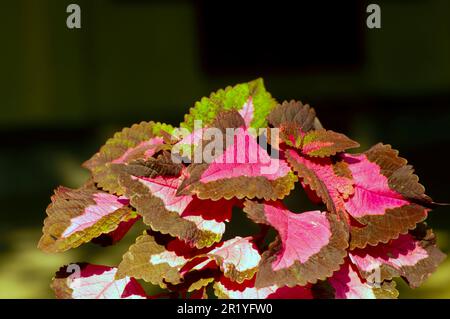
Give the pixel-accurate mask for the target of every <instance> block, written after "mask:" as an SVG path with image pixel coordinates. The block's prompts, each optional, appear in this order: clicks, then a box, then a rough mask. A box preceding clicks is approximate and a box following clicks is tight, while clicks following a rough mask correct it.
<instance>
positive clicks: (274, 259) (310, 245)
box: [244, 200, 348, 287]
mask: <svg viewBox="0 0 450 319" xmlns="http://www.w3.org/2000/svg"><path fill="white" fill-rule="evenodd" d="M244 211H245V212H246V213H247V214H248V216H249V217H250V218H251V219H252V220H253V221H254V222H256V223H261V224H268V225H270V226H272V227H273V228H275V230H276V231H277V232H278V238H277V239H276V240H275V241H274V242H273V243H272V244H271V245H270V247H269V250H268V251H266V252H265V253H264V254H263V255H262V260H261V263H260V265H259V271H258V274H257V278H256V287H267V286H271V285H273V284H276V285H278V286H284V285H288V286H294V285H301V286H303V285H305V284H307V283H316V282H317V281H318V280H323V279H325V278H327V277H329V276H331V274H332V273H333V272H334V271H335V270H337V269H339V266H340V265H341V264H342V263H343V260H344V257H345V256H346V254H347V252H346V248H347V247H348V233H347V231H346V228H345V227H344V224H343V223H342V222H339V221H338V220H337V218H336V216H335V215H333V214H325V213H323V212H320V211H311V212H305V213H301V214H295V213H293V212H290V211H289V210H288V209H287V208H286V207H284V206H283V204H281V203H280V202H266V203H263V204H260V203H256V202H252V201H249V200H247V201H246V202H245V207H244Z"/></svg>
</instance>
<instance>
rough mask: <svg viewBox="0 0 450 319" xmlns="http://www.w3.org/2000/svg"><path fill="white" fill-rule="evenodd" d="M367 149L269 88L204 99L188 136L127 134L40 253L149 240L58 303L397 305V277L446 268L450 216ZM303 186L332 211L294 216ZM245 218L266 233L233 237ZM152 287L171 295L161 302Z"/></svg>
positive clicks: (255, 86) (414, 281)
mask: <svg viewBox="0 0 450 319" xmlns="http://www.w3.org/2000/svg"><path fill="white" fill-rule="evenodd" d="M213 137H214V139H213ZM208 142H209V143H208ZM356 147H359V144H358V143H357V142H355V141H353V140H351V139H350V138H348V137H346V136H345V135H343V134H340V133H336V132H333V131H330V130H326V129H324V128H323V127H322V124H321V123H320V121H319V120H318V118H317V117H316V113H315V110H314V109H313V108H311V107H310V106H309V105H304V104H302V103H301V102H297V101H290V102H283V103H281V104H278V103H277V102H276V101H275V100H274V99H273V98H272V96H271V95H270V94H269V93H268V92H267V91H266V90H265V88H264V84H263V81H262V80H261V79H258V80H255V81H252V82H249V83H244V84H239V85H236V86H234V87H228V88H226V89H224V90H219V91H217V92H215V93H213V94H211V95H210V96H209V97H205V98H203V99H201V100H200V101H199V102H197V103H196V104H195V106H194V107H193V108H191V109H190V111H189V114H187V115H186V116H185V119H184V122H182V123H181V124H180V126H179V127H178V128H174V127H172V126H170V125H166V124H161V123H155V122H142V123H140V124H136V125H133V126H131V127H130V128H125V129H123V130H122V131H121V132H119V133H116V134H115V135H114V136H113V137H112V138H111V139H109V140H108V141H107V142H106V144H105V145H104V146H103V147H102V148H101V149H100V151H99V152H98V153H97V154H95V155H94V156H93V157H92V158H91V159H90V160H88V161H87V162H86V163H85V164H84V167H86V168H87V169H89V170H90V172H91V178H90V179H89V180H88V182H87V183H86V184H85V185H83V186H82V187H81V188H79V189H68V188H65V187H59V188H58V189H56V191H55V194H54V195H53V197H52V199H51V204H50V205H49V207H48V209H47V215H48V216H47V218H46V219H45V221H44V228H43V236H42V238H41V240H40V242H39V248H40V249H42V250H43V251H45V252H49V253H56V252H64V251H66V250H68V249H71V248H76V247H78V246H80V245H82V244H84V243H88V242H94V243H101V244H103V245H105V244H111V245H112V244H115V243H116V242H118V241H120V240H121V239H122V238H123V237H124V235H125V234H126V233H127V231H128V230H129V229H130V228H131V227H133V225H134V224H135V223H136V222H137V221H139V220H141V221H140V222H143V223H144V224H145V225H146V226H147V229H146V230H145V231H144V233H143V234H142V235H140V236H139V237H138V238H137V239H136V242H135V243H134V244H133V245H131V247H129V249H128V251H127V252H126V253H125V254H124V255H123V259H122V261H120V262H118V265H115V266H104V265H93V264H88V263H77V264H71V265H68V266H64V267H62V268H61V269H60V270H59V271H58V272H57V273H56V276H55V278H54V280H53V282H52V288H53V289H54V291H55V293H56V296H57V297H58V298H141V299H144V298H150V299H153V298H160V297H166V298H167V297H181V298H207V297H214V295H215V296H216V297H218V298H395V297H397V296H398V292H397V290H396V289H395V281H393V279H394V278H395V277H402V278H403V279H404V280H406V282H407V283H408V284H409V285H410V286H411V287H418V286H419V285H420V284H422V283H423V282H424V281H425V280H426V279H427V277H428V276H429V275H430V274H431V273H432V272H433V271H434V270H435V269H436V268H437V266H438V264H439V263H440V262H441V261H442V260H443V259H444V257H445V256H444V254H443V253H442V252H440V251H439V249H438V248H437V247H436V242H435V236H434V234H433V232H432V230H431V229H429V228H428V227H427V225H426V224H425V223H424V220H425V219H426V217H427V215H428V212H429V211H430V209H431V208H432V207H433V206H434V205H436V204H435V203H434V202H433V201H432V200H431V198H430V197H428V196H427V195H425V190H424V187H423V186H422V185H421V184H419V182H418V177H417V176H416V175H414V171H413V168H412V166H410V165H408V164H407V161H406V160H405V159H403V158H402V157H399V155H398V152H397V151H396V150H394V149H392V148H391V146H389V145H383V144H377V145H375V146H373V147H372V148H370V149H369V150H367V151H365V152H363V153H359V154H350V153H347V152H346V151H347V150H348V149H352V148H356ZM295 187H301V188H302V189H303V190H304V192H306V194H307V195H308V197H309V199H310V200H311V201H312V202H313V203H315V204H317V205H318V209H317V210H314V211H306V212H293V211H290V210H289V209H288V208H287V206H286V205H285V204H284V203H283V199H284V198H285V197H286V196H288V195H289V194H290V193H291V191H292V190H293V189H294V188H295ZM291 196H293V195H291ZM232 210H235V211H236V210H237V211H238V213H240V214H245V215H246V216H247V217H248V218H249V219H250V220H251V221H253V222H254V223H256V224H258V225H259V226H260V227H259V228H260V229H261V231H260V232H258V233H255V234H253V235H251V236H245V237H240V236H236V237H231V238H229V239H227V240H224V239H222V238H223V237H224V234H225V232H226V228H227V224H229V222H230V220H231V218H232ZM269 229H273V230H274V233H275V234H276V235H275V238H274V239H273V240H272V241H271V242H270V244H268V241H270V235H268V234H270V232H268V230H269ZM267 244H268V245H267ZM138 280H139V281H138ZM145 282H147V283H151V284H153V285H159V286H160V287H162V288H164V289H167V291H168V292H167V294H163V295H161V294H159V295H156V296H148V295H146V293H145V290H144V289H143V286H142V284H144V283H145ZM209 288H211V289H209Z"/></svg>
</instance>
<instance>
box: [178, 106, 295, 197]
mask: <svg viewBox="0 0 450 319" xmlns="http://www.w3.org/2000/svg"><path fill="white" fill-rule="evenodd" d="M217 122H218V123H217V126H218V127H220V128H221V129H222V130H225V128H237V130H235V131H234V134H233V136H231V138H230V139H229V138H227V140H229V143H228V144H227V145H226V146H225V149H224V150H223V152H218V154H217V155H215V157H214V158H213V159H212V161H211V162H210V163H207V164H206V163H204V164H198V163H197V164H191V165H190V166H189V168H188V171H187V174H186V175H187V176H186V179H185V180H184V181H183V183H182V185H180V188H179V190H178V194H195V195H197V196H198V197H199V198H201V199H212V200H219V199H222V198H224V199H227V200H229V199H231V198H233V197H236V198H239V199H242V198H244V197H247V198H261V199H262V198H264V199H267V200H276V199H279V198H283V197H284V196H286V195H287V194H288V193H289V192H290V191H291V190H292V189H293V187H294V183H295V181H296V177H295V176H294V174H292V172H291V170H290V168H289V166H288V164H287V163H286V161H285V160H283V159H277V158H272V157H271V156H270V155H269V154H268V153H267V150H265V149H264V148H263V147H261V146H260V145H259V144H258V142H257V140H256V138H255V137H254V136H253V135H252V134H250V132H249V131H248V130H247V129H246V128H245V124H244V120H243V119H242V117H241V116H240V115H239V114H238V113H237V112H234V113H233V112H229V113H228V114H225V115H223V116H219V117H218V121H217ZM230 141H231V143H230ZM230 144H231V145H230Z"/></svg>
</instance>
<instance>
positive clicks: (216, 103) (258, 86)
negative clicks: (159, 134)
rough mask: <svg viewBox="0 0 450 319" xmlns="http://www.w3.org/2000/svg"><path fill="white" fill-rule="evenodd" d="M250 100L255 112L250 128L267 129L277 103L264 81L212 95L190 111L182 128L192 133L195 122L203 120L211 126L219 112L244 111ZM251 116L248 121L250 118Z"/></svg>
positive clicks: (206, 124) (241, 85)
mask: <svg viewBox="0 0 450 319" xmlns="http://www.w3.org/2000/svg"><path fill="white" fill-rule="evenodd" d="M249 99H251V101H252V104H253V110H254V111H253V116H252V119H251V121H250V122H251V124H250V126H251V127H253V128H261V127H266V126H267V122H266V117H267V115H268V114H269V112H270V111H271V110H272V109H273V108H274V107H275V105H276V104H277V102H276V101H275V100H274V99H273V98H272V96H271V95H270V93H268V92H267V91H266V89H265V87H264V82H263V80H262V79H257V80H254V81H251V82H248V83H242V84H238V85H236V86H234V87H227V88H226V89H224V90H222V89H221V90H218V91H217V92H214V93H212V94H211V95H210V96H209V97H204V98H202V99H201V100H200V101H199V102H196V103H195V106H194V107H192V108H191V109H190V111H189V114H187V115H186V116H185V117H184V122H183V123H181V124H180V126H181V127H182V128H187V129H188V130H189V131H192V130H193V128H194V121H195V120H201V121H202V122H203V125H204V126H209V125H210V124H211V123H213V122H214V120H215V118H216V115H217V114H218V113H219V112H221V111H227V110H233V109H234V110H242V109H244V108H245V106H246V104H247V103H248V102H249ZM247 106H248V105H247ZM245 114H247V111H245ZM249 116H250V114H249ZM249 116H247V119H249V118H250V117H249Z"/></svg>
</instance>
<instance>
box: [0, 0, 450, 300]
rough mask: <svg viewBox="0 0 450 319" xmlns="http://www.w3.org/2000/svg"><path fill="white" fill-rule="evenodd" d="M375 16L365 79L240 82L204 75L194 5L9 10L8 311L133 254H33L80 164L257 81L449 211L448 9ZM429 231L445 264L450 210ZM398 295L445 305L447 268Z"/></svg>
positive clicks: (322, 72) (358, 71) (3, 255)
mask: <svg viewBox="0 0 450 319" xmlns="http://www.w3.org/2000/svg"><path fill="white" fill-rule="evenodd" d="M72 2H75V3H78V4H79V5H80V6H81V8H82V29H81V30H69V29H67V28H66V25H65V22H66V17H67V14H66V12H65V11H66V6H67V5H68V4H69V3H72ZM377 3H378V4H380V5H381V8H382V28H381V29H380V30H369V29H367V28H365V27H364V25H362V26H361V33H362V46H363V49H364V50H363V51H364V52H363V55H362V60H361V61H360V63H358V65H357V67H352V68H346V67H341V68H318V69H315V68H312V69H311V68H310V69H305V70H302V69H293V70H278V71H276V70H275V71H274V70H272V71H270V72H269V71H267V72H266V71H264V70H259V69H249V70H246V71H245V72H236V74H233V73H231V72H222V73H220V72H219V73H211V72H208V70H207V69H205V68H204V67H202V46H201V45H200V42H201V41H200V40H201V39H200V34H201V32H199V31H201V30H199V28H198V12H197V11H196V10H197V7H196V6H195V5H194V4H193V3H192V2H190V1H132V2H127V1H118V0H116V1H108V0H90V1H88V0H84V1H82V0H78V1H65V0H55V1H50V0H39V1H37V0H5V1H2V2H1V4H0V39H1V47H0V52H1V53H0V74H1V76H0V111H1V112H0V135H1V141H2V143H1V147H0V167H1V174H0V204H1V207H2V212H1V213H0V298H8V297H11V298H14V297H19V298H21V297H24V298H32V297H37V298H40V297H42V298H45V297H51V296H52V293H51V291H50V289H49V287H48V284H49V282H50V279H51V277H52V275H53V272H54V271H55V270H56V269H57V268H58V267H59V266H60V265H63V264H64V263H68V262H72V261H81V260H87V261H91V262H98V263H110V264H115V263H117V262H118V261H120V256H121V254H122V253H123V252H124V251H125V250H126V247H127V245H128V244H130V243H131V242H133V234H130V236H127V237H126V238H125V240H124V243H123V244H120V245H118V246H116V247H111V248H108V249H98V248H96V247H93V246H90V245H86V247H83V248H81V249H78V250H76V251H71V252H68V253H66V254H60V255H54V256H47V255H45V254H44V253H41V252H40V251H38V250H37V249H36V248H35V247H36V244H37V241H38V239H39V237H40V231H41V230H40V229H41V226H42V221H43V219H44V217H45V207H46V206H47V204H48V203H49V197H50V195H51V194H52V190H53V189H54V188H55V187H56V186H58V185H60V184H63V185H66V186H69V187H78V186H80V185H81V184H82V183H83V181H84V180H85V179H86V177H87V172H86V171H84V170H83V169H82V168H81V167H80V164H81V163H82V162H83V161H84V160H86V159H88V158H89V157H90V156H91V155H92V154H93V153H94V152H95V151H97V149H98V148H99V147H100V146H101V145H102V144H103V142H104V141H105V140H106V138H107V137H109V136H111V135H112V133H113V132H114V131H116V130H119V129H120V128H121V127H123V126H129V125H131V124H132V123H135V122H139V121H141V120H155V121H161V122H167V123H171V124H175V125H176V124H178V123H179V122H180V121H181V120H182V117H183V114H184V113H185V112H187V110H188V108H189V107H191V106H192V105H193V103H194V102H195V101H196V100H199V99H200V98H201V97H202V96H205V95H208V94H209V93H210V92H211V91H213V90H216V89H218V88H221V87H225V86H227V85H230V84H235V83H239V82H244V81H249V80H252V79H254V78H256V77H264V79H265V83H266V87H267V89H268V90H269V91H270V92H271V93H272V94H273V95H274V96H275V97H276V98H277V99H278V100H280V101H281V100H284V99H291V98H295V99H300V100H302V101H304V102H307V103H310V104H311V105H312V106H314V107H315V108H316V111H317V112H318V115H319V117H320V118H321V121H322V122H323V124H324V125H325V126H326V127H327V128H329V129H333V130H335V131H340V132H343V133H346V134H348V135H349V136H350V137H352V138H353V139H356V140H358V141H360V142H361V144H362V148H361V150H363V149H364V148H367V147H369V146H370V145H372V144H374V143H376V142H378V141H382V142H384V143H389V144H392V145H393V146H394V147H395V148H397V149H399V150H400V154H401V155H402V156H403V157H406V158H408V159H409V161H410V163H411V164H413V165H414V166H415V168H416V171H417V173H418V174H419V176H420V177H421V181H422V183H423V184H424V185H425V186H426V187H427V191H428V193H429V195H431V196H432V197H433V198H434V199H435V200H436V201H441V202H445V201H447V202H448V201H450V196H449V191H448V189H449V186H448V184H449V180H450V172H449V168H448V162H449V161H448V157H447V153H448V148H449V147H450V134H449V124H450V2H449V1H446V0H427V1H426V0H415V1H412V0H411V1H406V0H405V1H399V0H397V1H394V0H391V1H387V0H386V1H377ZM236 10H238V8H237V9H236ZM324 10H326V7H324ZM365 15H366V14H365V12H362V16H364V17H365ZM320 18H321V17H320V16H318V17H317V19H318V20H319V21H320ZM232 20H233V19H232V17H230V21H232ZM305 27H307V26H305ZM237 36H242V35H238V34H230V35H229V37H230V38H229V39H227V41H230V42H231V43H232V42H233V37H237ZM249 43H250V44H251V41H250V42H249ZM268 45H270V44H268ZM286 45H287V46H288V45H289V44H286ZM304 45H305V49H308V44H307V43H304ZM240 49H241V48H236V51H237V53H236V54H239V53H238V52H239V50H240ZM336 49H339V48H336ZM329 54H330V55H332V54H333V52H332V51H330V52H329ZM298 206H299V209H301V205H300V204H298ZM429 224H431V225H432V226H433V227H435V229H436V230H437V234H438V236H439V243H440V245H441V247H442V249H443V250H444V251H446V252H448V251H449V249H450V237H449V236H450V232H449V230H450V211H449V208H439V209H436V210H435V211H433V212H432V213H431V216H430V218H429ZM401 291H402V296H403V297H428V298H449V297H450V263H449V262H448V261H446V262H445V263H444V264H443V265H442V266H441V268H440V269H439V271H438V272H437V273H435V274H434V275H433V276H432V277H431V278H430V279H429V280H428V281H427V283H426V284H425V285H424V286H423V287H421V288H419V289H416V290H415V291H412V290H409V289H404V286H401Z"/></svg>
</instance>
